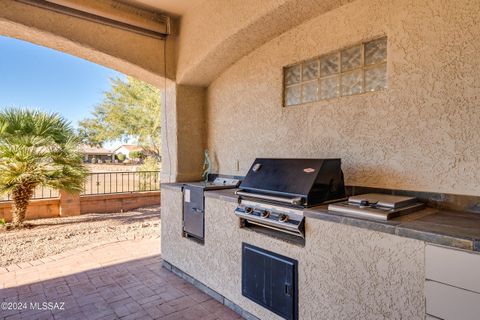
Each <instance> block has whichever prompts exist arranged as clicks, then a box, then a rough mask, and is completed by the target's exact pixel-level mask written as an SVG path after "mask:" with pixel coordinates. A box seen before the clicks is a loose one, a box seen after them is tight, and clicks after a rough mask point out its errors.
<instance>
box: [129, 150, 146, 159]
mask: <svg viewBox="0 0 480 320" xmlns="http://www.w3.org/2000/svg"><path fill="white" fill-rule="evenodd" d="M128 157H129V158H130V159H143V158H145V154H144V152H143V151H130V152H129V153H128Z"/></svg>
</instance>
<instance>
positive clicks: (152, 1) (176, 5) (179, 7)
mask: <svg viewBox="0 0 480 320" xmlns="http://www.w3.org/2000/svg"><path fill="white" fill-rule="evenodd" d="M203 1H204V0H125V2H129V3H130V4H132V5H141V6H145V7H148V8H152V9H156V10H160V11H163V12H168V13H170V14H173V15H176V16H181V15H183V14H185V13H186V12H187V10H189V9H191V8H194V7H196V6H198V5H199V4H200V3H201V2H203Z"/></svg>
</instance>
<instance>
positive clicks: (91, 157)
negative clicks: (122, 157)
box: [80, 145, 113, 163]
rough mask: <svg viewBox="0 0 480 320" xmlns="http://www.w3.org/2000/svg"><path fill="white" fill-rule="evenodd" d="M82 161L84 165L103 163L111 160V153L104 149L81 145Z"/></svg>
mask: <svg viewBox="0 0 480 320" xmlns="http://www.w3.org/2000/svg"><path fill="white" fill-rule="evenodd" d="M80 150H81V152H82V153H83V161H84V162H86V163H105V162H110V161H112V160H113V151H111V150H108V149H105V148H96V147H90V146H87V145H82V146H81V147H80Z"/></svg>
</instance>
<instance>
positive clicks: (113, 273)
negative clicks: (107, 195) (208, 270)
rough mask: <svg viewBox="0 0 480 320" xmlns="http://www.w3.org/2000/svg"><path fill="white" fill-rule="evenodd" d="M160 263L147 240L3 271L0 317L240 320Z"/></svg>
mask: <svg viewBox="0 0 480 320" xmlns="http://www.w3.org/2000/svg"><path fill="white" fill-rule="evenodd" d="M161 264H162V260H161V257H160V240H159V239H147V240H127V241H121V242H116V243H111V244H106V245H101V246H97V247H93V248H89V249H88V250H83V251H82V250H81V249H79V250H75V251H74V252H73V253H72V252H71V253H65V254H62V255H59V256H56V257H53V258H51V259H42V261H37V262H32V263H30V264H29V265H27V266H20V267H13V268H9V269H10V270H8V269H5V268H3V269H1V270H0V302H1V303H2V305H1V307H0V319H8V320H10V319H28V320H30V319H81V320H85V319H122V320H130V319H141V320H143V319H145V320H148V319H191V320H193V319H195V320H196V319H205V320H207V319H208V320H210V319H239V318H240V317H239V316H238V315H237V314H236V313H234V312H233V311H232V310H230V309H228V308H227V307H225V306H223V305H222V304H221V303H219V302H217V301H216V300H213V299H212V298H211V297H210V296H208V295H206V294H204V293H203V292H201V291H200V290H198V289H197V288H195V287H193V286H192V285H191V284H189V283H187V282H186V281H184V280H183V279H181V278H179V277H177V276H176V275H175V274H173V273H172V272H170V271H168V270H166V269H164V268H162V266H161ZM22 267H24V268H22ZM18 303H20V304H21V305H18ZM44 303H46V304H44ZM48 303H50V304H48ZM14 304H16V305H14ZM9 307H10V308H11V309H18V308H21V309H23V310H8V309H9ZM14 307H15V308H14ZM41 309H44V310H41ZM52 309H53V310H52ZM61 309H63V310H61Z"/></svg>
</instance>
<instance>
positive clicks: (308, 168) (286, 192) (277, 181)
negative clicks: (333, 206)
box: [239, 158, 345, 206]
mask: <svg viewBox="0 0 480 320" xmlns="http://www.w3.org/2000/svg"><path fill="white" fill-rule="evenodd" d="M240 189H241V191H243V192H240V193H239V194H241V195H243V196H248V195H249V194H250V195H251V196H252V197H255V196H256V195H266V196H272V200H275V199H273V198H277V197H278V198H285V199H293V198H295V199H298V201H295V203H294V204H296V205H301V206H313V205H318V204H320V203H323V202H326V201H330V200H338V199H342V198H344V197H345V185H344V181H343V173H342V170H341V160H340V159H271V158H257V159H255V161H254V163H253V164H252V166H251V168H250V170H249V171H248V173H247V175H246V176H245V179H244V180H243V181H242V183H241V185H240ZM292 203H293V202H292Z"/></svg>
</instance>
